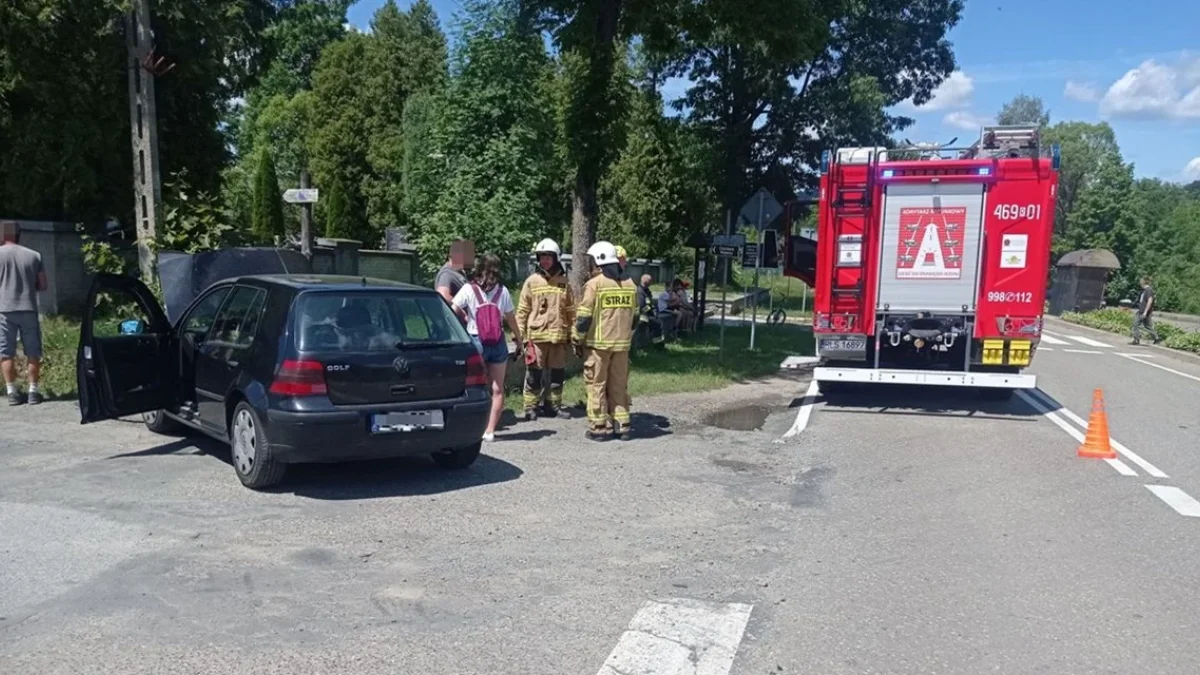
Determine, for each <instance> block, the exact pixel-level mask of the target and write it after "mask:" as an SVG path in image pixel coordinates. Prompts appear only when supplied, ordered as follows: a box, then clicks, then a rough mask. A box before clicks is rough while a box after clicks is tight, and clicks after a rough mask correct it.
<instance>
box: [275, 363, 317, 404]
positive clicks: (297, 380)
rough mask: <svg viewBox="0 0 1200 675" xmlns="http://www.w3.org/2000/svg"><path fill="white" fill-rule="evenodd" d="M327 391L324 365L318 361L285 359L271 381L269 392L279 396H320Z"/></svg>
mask: <svg viewBox="0 0 1200 675" xmlns="http://www.w3.org/2000/svg"><path fill="white" fill-rule="evenodd" d="M328 392H329V388H328V387H326V386H325V366H323V365H321V363H320V362H319V361H295V360H292V359H287V360H285V361H284V362H283V365H282V366H280V367H279V372H278V373H276V374H275V381H274V382H272V383H271V393H272V394H279V395H280V396H321V395H324V394H326V393H328Z"/></svg>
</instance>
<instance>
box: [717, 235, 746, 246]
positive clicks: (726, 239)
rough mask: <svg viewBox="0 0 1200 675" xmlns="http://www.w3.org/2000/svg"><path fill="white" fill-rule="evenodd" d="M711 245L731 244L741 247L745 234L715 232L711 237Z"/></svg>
mask: <svg viewBox="0 0 1200 675" xmlns="http://www.w3.org/2000/svg"><path fill="white" fill-rule="evenodd" d="M712 243H713V246H733V247H736V248H741V247H743V246H745V245H746V235H744V234H715V235H713V238H712Z"/></svg>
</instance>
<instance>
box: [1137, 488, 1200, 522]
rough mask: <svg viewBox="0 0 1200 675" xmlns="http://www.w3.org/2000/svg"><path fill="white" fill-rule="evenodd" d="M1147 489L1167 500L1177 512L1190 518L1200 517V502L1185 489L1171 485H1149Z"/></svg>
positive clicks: (1168, 504)
mask: <svg viewBox="0 0 1200 675" xmlns="http://www.w3.org/2000/svg"><path fill="white" fill-rule="evenodd" d="M1146 489H1147V490H1149V491H1151V492H1153V493H1154V496H1155V497H1158V498H1159V499H1161V500H1163V501H1164V502H1166V503H1167V506H1169V507H1171V508H1173V509H1175V513H1178V514H1179V515H1181V516H1187V517H1189V518H1200V502H1198V501H1196V500H1195V499H1193V498H1192V496H1191V495H1189V494H1188V493H1186V492H1184V491H1183V490H1180V489H1179V488H1177V487H1171V486H1170V485H1147V486H1146Z"/></svg>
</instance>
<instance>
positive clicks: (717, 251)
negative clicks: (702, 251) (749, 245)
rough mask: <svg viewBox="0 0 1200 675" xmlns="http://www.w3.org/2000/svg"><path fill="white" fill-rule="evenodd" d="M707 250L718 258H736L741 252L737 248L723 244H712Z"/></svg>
mask: <svg viewBox="0 0 1200 675" xmlns="http://www.w3.org/2000/svg"><path fill="white" fill-rule="evenodd" d="M709 250H710V251H712V253H713V255H715V256H717V257H718V258H736V257H738V253H740V252H741V249H740V248H739V247H737V246H725V245H724V244H713V245H712V247H711V248H710V249H709Z"/></svg>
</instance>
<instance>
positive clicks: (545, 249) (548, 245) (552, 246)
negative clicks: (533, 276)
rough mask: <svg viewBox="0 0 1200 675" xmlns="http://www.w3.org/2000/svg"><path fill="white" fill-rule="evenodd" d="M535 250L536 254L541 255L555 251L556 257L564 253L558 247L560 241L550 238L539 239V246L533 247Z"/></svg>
mask: <svg viewBox="0 0 1200 675" xmlns="http://www.w3.org/2000/svg"><path fill="white" fill-rule="evenodd" d="M533 252H534V254H535V255H541V254H543V253H553V254H554V255H555V257H558V256H561V255H562V249H561V248H559V247H558V242H556V241H554V240H553V239H550V238H546V239H543V240H541V241H539V242H538V243H537V246H534V247H533Z"/></svg>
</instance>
